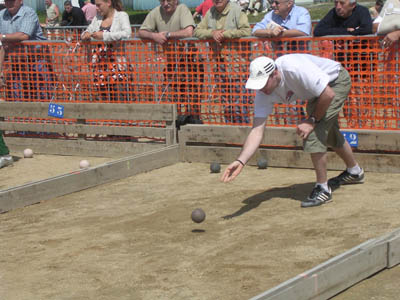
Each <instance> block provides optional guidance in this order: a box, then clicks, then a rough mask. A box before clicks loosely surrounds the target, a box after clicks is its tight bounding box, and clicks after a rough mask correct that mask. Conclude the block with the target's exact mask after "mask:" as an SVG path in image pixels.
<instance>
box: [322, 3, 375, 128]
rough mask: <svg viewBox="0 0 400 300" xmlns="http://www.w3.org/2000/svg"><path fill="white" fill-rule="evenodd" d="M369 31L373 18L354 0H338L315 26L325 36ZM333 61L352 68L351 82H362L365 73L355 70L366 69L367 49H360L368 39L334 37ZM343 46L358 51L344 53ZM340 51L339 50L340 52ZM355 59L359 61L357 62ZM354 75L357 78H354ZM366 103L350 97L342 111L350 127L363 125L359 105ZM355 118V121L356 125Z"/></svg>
mask: <svg viewBox="0 0 400 300" xmlns="http://www.w3.org/2000/svg"><path fill="white" fill-rule="evenodd" d="M371 33H372V19H371V15H370V14H369V11H368V8H366V7H364V6H361V5H359V4H357V1H356V0H337V1H335V7H334V8H332V9H331V10H330V11H329V12H328V13H327V14H326V16H325V17H324V18H323V19H322V20H321V21H319V23H318V24H317V25H316V27H315V29H314V35H315V36H326V35H353V36H359V35H367V34H371ZM334 44H335V46H334V48H335V50H336V51H335V60H337V61H339V62H341V63H342V64H343V65H344V66H345V67H346V68H347V69H349V70H351V71H352V75H353V82H363V81H365V80H367V79H366V76H363V75H361V76H360V77H359V75H358V74H357V73H358V71H361V72H366V71H367V70H368V66H369V64H368V63H367V60H369V59H370V58H369V54H368V52H361V51H360V50H361V49H366V48H368V46H369V45H368V41H367V40H364V41H362V40H361V41H360V40H347V41H343V40H335V41H334ZM345 49H351V50H353V51H354V50H358V51H357V52H355V51H354V52H346V51H345ZM339 50H340V51H339ZM356 61H360V62H361V63H358V62H356ZM356 76H357V78H356ZM355 93H357V94H359V95H362V94H363V91H362V89H361V88H359V87H357V88H356V90H355ZM363 105H369V103H364V100H363V99H361V98H360V97H359V98H358V99H357V98H355V97H352V98H351V100H350V103H349V106H348V107H347V108H346V109H345V110H344V111H343V113H344V116H345V117H346V119H347V122H348V125H349V127H355V126H360V127H362V126H363V118H362V115H363V113H362V110H361V108H360V107H361V106H363ZM356 120H358V124H356V123H357V122H356Z"/></svg>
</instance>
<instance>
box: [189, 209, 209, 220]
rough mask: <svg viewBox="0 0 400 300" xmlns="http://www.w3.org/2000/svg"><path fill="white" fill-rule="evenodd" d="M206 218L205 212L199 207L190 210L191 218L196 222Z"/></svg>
mask: <svg viewBox="0 0 400 300" xmlns="http://www.w3.org/2000/svg"><path fill="white" fill-rule="evenodd" d="M205 218H206V213H205V212H204V210H202V209H201V208H196V209H195V210H194V211H192V220H193V222H196V223H201V222H203V221H204V219H205Z"/></svg>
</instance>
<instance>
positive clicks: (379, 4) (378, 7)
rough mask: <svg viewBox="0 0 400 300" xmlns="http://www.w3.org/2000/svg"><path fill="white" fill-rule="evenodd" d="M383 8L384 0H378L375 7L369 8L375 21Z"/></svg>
mask: <svg viewBox="0 0 400 300" xmlns="http://www.w3.org/2000/svg"><path fill="white" fill-rule="evenodd" d="M382 7H383V0H376V2H375V5H374V6H372V7H370V8H369V13H370V15H371V19H372V20H375V19H376V18H377V17H378V16H379V14H380V13H381V10H382Z"/></svg>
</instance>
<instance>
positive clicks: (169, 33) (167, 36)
mask: <svg viewBox="0 0 400 300" xmlns="http://www.w3.org/2000/svg"><path fill="white" fill-rule="evenodd" d="M165 37H166V38H167V40H169V38H170V37H171V32H169V31H168V32H167V34H166V35H165Z"/></svg>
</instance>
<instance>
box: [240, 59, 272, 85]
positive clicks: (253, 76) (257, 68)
mask: <svg viewBox="0 0 400 300" xmlns="http://www.w3.org/2000/svg"><path fill="white" fill-rule="evenodd" d="M275 68H276V67H275V62H274V60H273V59H271V58H269V57H266V56H260V57H257V58H256V59H254V60H253V61H252V62H251V63H250V76H249V79H247V82H246V89H251V90H261V89H262V88H263V87H264V86H265V85H266V83H267V81H268V78H269V76H270V75H271V74H272V72H274V70H275Z"/></svg>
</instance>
